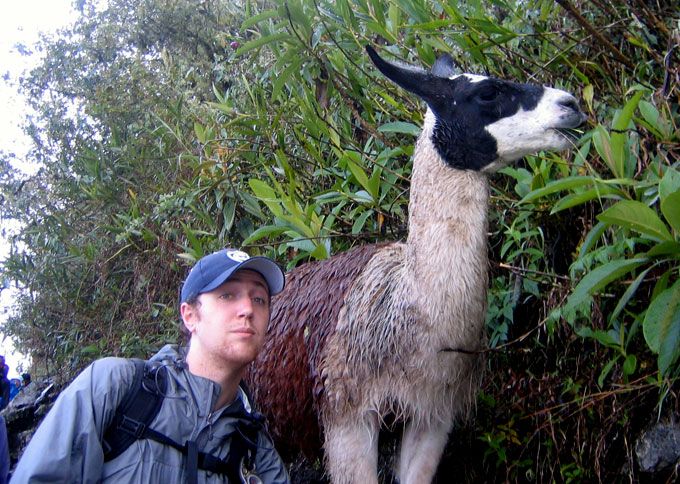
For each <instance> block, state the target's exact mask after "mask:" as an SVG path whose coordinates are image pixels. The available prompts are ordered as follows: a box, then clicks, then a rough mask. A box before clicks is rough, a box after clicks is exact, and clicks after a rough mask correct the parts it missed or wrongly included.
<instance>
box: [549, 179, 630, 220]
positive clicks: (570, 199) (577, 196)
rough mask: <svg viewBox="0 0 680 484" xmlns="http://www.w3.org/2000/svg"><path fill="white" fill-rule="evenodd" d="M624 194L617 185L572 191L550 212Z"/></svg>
mask: <svg viewBox="0 0 680 484" xmlns="http://www.w3.org/2000/svg"><path fill="white" fill-rule="evenodd" d="M622 196H623V192H622V191H621V190H619V189H618V188H616V187H611V186H608V185H599V186H596V187H594V188H591V189H589V190H584V191H582V192H577V193H572V194H571V195H567V196H565V197H562V198H561V199H560V200H559V201H558V202H557V203H556V204H555V206H554V207H553V208H552V210H551V211H550V213H553V214H554V213H557V212H561V211H562V210H567V209H568V208H572V207H576V206H578V205H583V204H584V203H587V202H590V201H593V200H601V199H602V198H604V197H611V198H619V197H622Z"/></svg>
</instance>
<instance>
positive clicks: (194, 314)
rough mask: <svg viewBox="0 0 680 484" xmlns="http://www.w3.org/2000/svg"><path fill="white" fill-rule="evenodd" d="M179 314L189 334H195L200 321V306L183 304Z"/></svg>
mask: <svg viewBox="0 0 680 484" xmlns="http://www.w3.org/2000/svg"><path fill="white" fill-rule="evenodd" d="M179 313H180V314H181V316H182V321H183V322H184V327H185V328H186V329H187V331H189V333H191V334H194V331H195V329H196V322H197V321H198V320H199V315H198V305H197V304H189V303H186V302H183V303H182V305H181V306H180V307H179Z"/></svg>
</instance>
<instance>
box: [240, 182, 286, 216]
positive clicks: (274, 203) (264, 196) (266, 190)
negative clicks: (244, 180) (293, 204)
mask: <svg viewBox="0 0 680 484" xmlns="http://www.w3.org/2000/svg"><path fill="white" fill-rule="evenodd" d="M248 184H249V185H250V188H251V190H253V193H254V194H255V196H256V197H257V198H258V200H260V201H261V202H264V204H265V205H267V208H269V210H271V212H272V213H273V214H274V216H276V217H283V210H282V209H281V199H279V197H278V196H277V194H276V192H275V191H274V189H273V188H272V187H270V186H269V185H267V184H266V183H265V182H263V181H262V180H256V179H254V178H251V179H250V180H248Z"/></svg>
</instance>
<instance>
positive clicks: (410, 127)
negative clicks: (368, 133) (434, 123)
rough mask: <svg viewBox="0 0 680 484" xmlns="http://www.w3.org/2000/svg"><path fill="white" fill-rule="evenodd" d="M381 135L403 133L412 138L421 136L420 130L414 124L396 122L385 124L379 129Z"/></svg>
mask: <svg viewBox="0 0 680 484" xmlns="http://www.w3.org/2000/svg"><path fill="white" fill-rule="evenodd" d="M378 131H380V132H381V133H403V134H410V135H412V136H418V135H419V134H420V128H419V127H418V126H416V125H415V124H413V123H407V122H405V121H395V122H393V123H386V124H383V125H382V126H380V127H379V128H378Z"/></svg>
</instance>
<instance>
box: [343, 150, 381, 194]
mask: <svg viewBox="0 0 680 484" xmlns="http://www.w3.org/2000/svg"><path fill="white" fill-rule="evenodd" d="M354 154H355V153H348V156H345V162H346V163H347V168H349V171H351V172H352V175H354V178H356V180H357V181H358V182H359V184H360V185H361V186H362V187H363V188H365V189H366V190H367V191H370V189H371V187H370V183H369V180H368V175H367V174H366V172H365V171H364V169H363V168H362V167H361V166H359V164H358V163H357V162H356V161H354V160H353V159H352V158H357V159H358V156H349V155H354ZM371 198H373V197H371ZM374 201H375V200H374Z"/></svg>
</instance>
